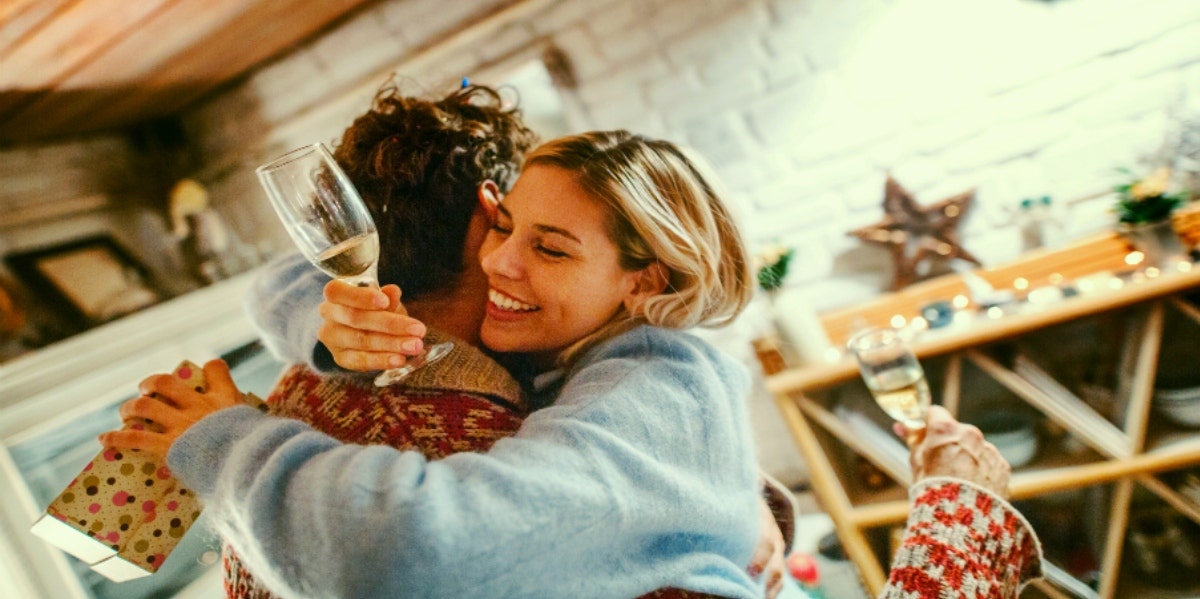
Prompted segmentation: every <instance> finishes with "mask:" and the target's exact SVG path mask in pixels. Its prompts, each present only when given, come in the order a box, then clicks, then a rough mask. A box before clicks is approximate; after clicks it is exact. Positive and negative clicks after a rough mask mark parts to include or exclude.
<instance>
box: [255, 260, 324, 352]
mask: <svg viewBox="0 0 1200 599" xmlns="http://www.w3.org/2000/svg"><path fill="white" fill-rule="evenodd" d="M329 281H330V277H329V275H327V274H325V273H323V272H321V271H320V270H318V269H317V268H316V267H315V266H313V265H312V264H311V263H310V262H309V261H308V259H306V258H305V257H304V256H303V255H302V254H300V253H299V252H293V253H291V254H287V255H284V256H282V257H279V258H276V259H274V260H272V261H271V262H270V263H269V264H267V265H266V266H264V267H263V270H262V273H261V274H260V275H258V276H257V277H256V278H255V279H254V283H253V284H252V286H251V287H250V291H249V293H247V294H246V297H245V298H244V301H243V306H244V308H245V312H246V315H247V316H249V317H250V322H252V323H253V324H254V327H255V329H256V330H257V332H258V334H259V336H260V337H261V339H262V342H263V344H264V345H266V347H267V349H268V350H270V351H271V353H272V354H275V356H276V357H278V358H279V359H280V360H282V361H284V362H288V363H294V362H302V363H305V364H308V365H309V366H311V367H313V368H315V369H316V370H318V371H322V372H329V371H331V370H336V369H337V366H336V365H335V364H334V363H333V359H332V356H329V355H328V351H327V350H324V349H323V348H321V350H319V351H316V352H314V350H313V348H314V347H315V346H317V331H318V330H320V328H321V315H320V313H318V312H317V306H319V305H321V302H322V301H324V299H325V297H324V293H325V284H326V283H328V282H329Z"/></svg>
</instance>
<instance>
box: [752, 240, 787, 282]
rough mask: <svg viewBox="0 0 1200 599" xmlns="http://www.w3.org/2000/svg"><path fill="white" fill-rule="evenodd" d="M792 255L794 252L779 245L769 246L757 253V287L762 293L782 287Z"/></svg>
mask: <svg viewBox="0 0 1200 599" xmlns="http://www.w3.org/2000/svg"><path fill="white" fill-rule="evenodd" d="M793 253H795V250H793V249H792V248H789V247H784V246H781V245H773V246H769V247H767V248H765V249H764V250H763V251H761V252H759V253H758V255H757V256H756V259H757V262H758V286H759V287H762V288H763V291H774V290H776V289H779V287H780V286H781V285H783V278H784V277H786V276H787V272H788V263H789V262H791V260H792V254H793Z"/></svg>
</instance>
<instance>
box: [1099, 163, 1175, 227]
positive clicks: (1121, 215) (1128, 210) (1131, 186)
mask: <svg viewBox="0 0 1200 599" xmlns="http://www.w3.org/2000/svg"><path fill="white" fill-rule="evenodd" d="M1121 172H1123V173H1125V174H1127V175H1130V176H1134V175H1133V172H1131V171H1129V170H1128V169H1121ZM1170 180H1171V171H1170V169H1167V168H1160V169H1158V170H1157V171H1154V172H1153V173H1151V174H1150V175H1149V176H1146V177H1142V178H1134V179H1132V180H1131V181H1129V182H1128V183H1123V184H1121V185H1117V186H1115V187H1113V191H1115V192H1117V194H1119V195H1118V197H1117V205H1116V207H1115V210H1116V213H1117V220H1118V221H1119V222H1122V223H1126V224H1131V225H1137V224H1143V223H1154V222H1160V221H1164V220H1166V219H1167V218H1168V217H1170V216H1171V212H1173V211H1174V210H1175V209H1176V208H1178V207H1179V206H1180V205H1181V204H1183V202H1184V199H1185V194H1183V193H1178V192H1169V191H1167V186H1168V184H1169V183H1170Z"/></svg>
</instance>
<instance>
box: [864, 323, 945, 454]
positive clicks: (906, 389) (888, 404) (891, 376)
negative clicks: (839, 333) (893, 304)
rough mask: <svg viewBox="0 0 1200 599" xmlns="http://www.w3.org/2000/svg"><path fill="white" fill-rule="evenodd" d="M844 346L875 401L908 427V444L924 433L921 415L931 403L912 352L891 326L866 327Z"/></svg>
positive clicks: (927, 387) (919, 367)
mask: <svg viewBox="0 0 1200 599" xmlns="http://www.w3.org/2000/svg"><path fill="white" fill-rule="evenodd" d="M846 346H847V347H848V348H849V349H850V351H851V353H853V354H854V358H855V360H857V361H858V370H859V372H860V373H861V374H862V378H863V382H865V383H866V384H867V389H868V390H869V391H870V392H871V395H873V396H874V397H875V403H877V404H879V407H881V408H883V411H885V412H887V413H888V416H891V417H892V419H894V420H898V421H900V422H901V423H903V424H904V426H905V428H907V429H908V431H909V435H908V439H907V440H908V444H909V446H910V447H911V446H912V445H914V444H915V443H916V442H918V441H919V440H920V439H921V437H923V436H924V434H925V416H926V415H927V414H928V413H929V406H930V404H932V403H933V396H932V395H931V394H930V392H929V384H928V383H927V382H925V371H924V369H922V368H921V363H920V362H918V361H917V356H916V354H914V353H913V351H912V348H910V347H909V346H908V343H906V342H905V341H904V338H903V337H901V336H900V333H899V332H898V331H896V329H891V328H873V329H867V330H865V331H862V332H860V333H858V334H856V335H854V336H853V337H851V338H850V341H849V342H847V344H846Z"/></svg>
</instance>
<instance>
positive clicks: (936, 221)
mask: <svg viewBox="0 0 1200 599" xmlns="http://www.w3.org/2000/svg"><path fill="white" fill-rule="evenodd" d="M974 199H975V190H974V189H972V190H970V191H965V192H963V193H960V194H958V195H955V196H951V197H949V198H946V199H944V200H942V201H940V202H938V203H936V204H933V205H930V206H924V207H923V206H919V205H917V202H916V200H915V199H913V196H912V194H911V193H909V192H908V190H906V189H904V188H903V187H901V186H900V183H898V182H897V181H896V180H895V179H893V178H892V177H891V175H888V178H887V183H886V184H885V185H884V197H883V211H884V217H883V220H881V221H879V222H878V223H875V224H873V225H868V226H865V227H862V228H860V229H855V230H853V231H850V232H848V233H847V234H848V235H853V236H855V237H857V238H859V239H861V240H863V241H865V242H867V243H870V244H874V245H879V246H883V247H884V248H885V249H887V250H888V251H889V252H890V253H891V255H892V262H893V265H894V277H893V279H892V289H893V290H899V289H902V288H904V287H905V286H906V285H908V284H909V283H911V282H913V281H914V280H916V278H917V271H918V269H919V268H920V266H921V265H922V263H924V262H926V261H927V260H934V259H940V260H952V259H960V260H966V261H967V262H971V263H974V264H976V265H979V266H982V264H981V263H980V262H979V259H977V258H976V257H975V256H972V255H971V252H968V251H967V250H966V249H965V248H963V246H962V242H961V241H960V240H959V237H958V223H959V221H961V220H962V218H963V216H964V215H965V214H966V212H967V208H969V207H970V206H971V202H972V201H973V200H974Z"/></svg>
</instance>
